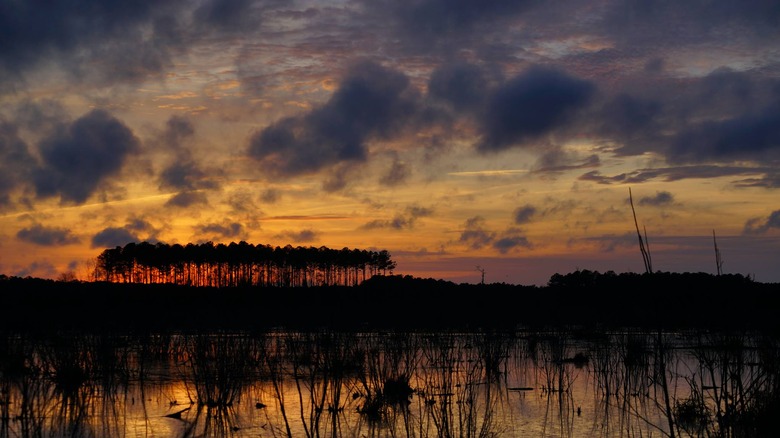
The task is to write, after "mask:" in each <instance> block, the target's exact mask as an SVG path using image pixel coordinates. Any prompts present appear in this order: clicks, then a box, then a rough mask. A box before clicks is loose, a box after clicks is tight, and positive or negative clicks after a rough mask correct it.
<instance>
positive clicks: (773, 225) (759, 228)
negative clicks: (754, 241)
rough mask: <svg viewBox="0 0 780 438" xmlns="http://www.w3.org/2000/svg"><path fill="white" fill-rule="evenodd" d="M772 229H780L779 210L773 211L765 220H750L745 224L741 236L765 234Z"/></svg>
mask: <svg viewBox="0 0 780 438" xmlns="http://www.w3.org/2000/svg"><path fill="white" fill-rule="evenodd" d="M772 229H780V210H775V211H773V212H772V213H770V214H769V216H767V217H766V218H752V219H749V220H748V221H747V222H745V227H744V229H743V230H742V232H743V234H765V233H767V232H768V231H770V230H772Z"/></svg>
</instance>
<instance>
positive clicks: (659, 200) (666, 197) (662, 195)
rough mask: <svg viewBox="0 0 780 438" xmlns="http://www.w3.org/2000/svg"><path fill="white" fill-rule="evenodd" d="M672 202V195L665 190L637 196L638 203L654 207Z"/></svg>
mask: <svg viewBox="0 0 780 438" xmlns="http://www.w3.org/2000/svg"><path fill="white" fill-rule="evenodd" d="M673 202H674V196H673V195H672V194H671V193H669V192H667V191H661V192H656V193H655V196H643V197H641V198H639V205H650V206H654V207H662V206H665V205H670V204H672V203H673Z"/></svg>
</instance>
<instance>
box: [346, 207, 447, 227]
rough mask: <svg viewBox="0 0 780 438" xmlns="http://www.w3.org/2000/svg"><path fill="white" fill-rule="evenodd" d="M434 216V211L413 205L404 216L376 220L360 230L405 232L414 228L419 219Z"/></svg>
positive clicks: (407, 208)
mask: <svg viewBox="0 0 780 438" xmlns="http://www.w3.org/2000/svg"><path fill="white" fill-rule="evenodd" d="M432 214H433V209H431V208H427V207H420V206H418V205H411V206H408V207H406V209H405V211H404V214H397V215H395V216H394V217H393V218H392V219H389V220H384V219H375V220H373V221H370V222H368V223H366V224H363V225H362V226H361V227H360V228H361V229H364V230H374V229H377V228H390V229H393V230H404V229H412V228H414V225H415V223H416V222H417V219H418V218H421V217H427V216H430V215H432Z"/></svg>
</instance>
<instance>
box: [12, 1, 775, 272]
mask: <svg viewBox="0 0 780 438" xmlns="http://www.w3.org/2000/svg"><path fill="white" fill-rule="evenodd" d="M629 194H630V195H631V197H632V198H633V201H634V210H635V212H636V218H637V219H636V223H635V221H634V217H633V215H632V209H631V204H630V202H629ZM637 225H638V226H639V228H640V229H641V230H642V233H643V234H644V235H645V236H646V237H647V245H648V250H649V253H650V256H651V257H652V268H653V270H654V271H664V272H707V273H713V274H714V273H716V270H717V266H716V257H715V245H717V247H718V250H719V251H720V254H721V258H722V270H723V272H724V273H732V274H742V275H746V276H751V277H752V278H754V279H755V280H757V281H761V282H780V3H778V2H777V1H776V0H720V1H709V0H706V1H705V0H691V1H682V2H675V1H645V0H605V1H601V0H561V1H555V2H549V1H541V0H494V1H469V0H415V1H406V0H370V1H369V0H344V1H298V0H285V1H281V0H270V1H264V0H232V1H217V0H168V1H161V0H135V1H112V2H105V1H100V0H66V1H56V2H51V1H42V0H0V274H4V275H9V276H33V277H41V278H55V279H56V278H60V277H61V276H62V275H63V274H65V273H70V274H74V275H76V276H77V277H78V278H82V279H86V278H88V277H89V273H90V272H91V270H92V269H93V268H94V263H95V259H96V257H97V256H98V255H99V254H100V253H101V252H102V251H103V250H104V249H106V248H113V247H115V246H124V245H125V244H127V243H129V242H141V241H148V242H153V243H156V242H163V243H168V244H174V243H180V244H187V243H190V242H192V243H204V242H208V241H211V242H214V243H225V244H228V243H230V242H239V241H246V242H249V243H252V244H256V245H260V244H262V245H272V246H285V245H288V244H290V245H293V246H304V247H309V246H314V247H321V246H326V247H329V248H336V249H341V248H344V247H347V248H359V249H369V250H383V249H386V250H388V251H389V252H390V254H391V256H392V258H393V260H395V261H396V262H397V268H396V270H395V273H396V274H402V275H412V276H419V277H425V278H438V279H445V280H450V281H454V282H459V283H460V282H463V283H477V282H479V281H481V276H482V274H483V273H484V275H485V281H486V282H489V283H494V282H503V283H512V284H523V285H545V284H546V283H547V281H548V280H549V279H550V277H551V276H552V275H554V274H556V273H561V274H565V273H569V272H573V271H576V270H582V269H588V270H595V271H600V272H606V271H614V272H616V273H623V272H638V273H642V272H644V271H645V267H644V263H643V258H642V255H641V252H640V249H639V244H638V237H637Z"/></svg>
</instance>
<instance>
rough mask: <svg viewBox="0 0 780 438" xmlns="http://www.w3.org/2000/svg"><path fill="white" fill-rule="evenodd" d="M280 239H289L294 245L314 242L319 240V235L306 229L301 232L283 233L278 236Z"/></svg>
mask: <svg viewBox="0 0 780 438" xmlns="http://www.w3.org/2000/svg"><path fill="white" fill-rule="evenodd" d="M277 237H278V238H280V239H288V240H290V241H291V242H294V243H301V242H314V241H317V240H318V239H319V233H317V232H316V231H314V230H311V229H305V230H300V231H283V232H282V233H281V234H279V235H277Z"/></svg>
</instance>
